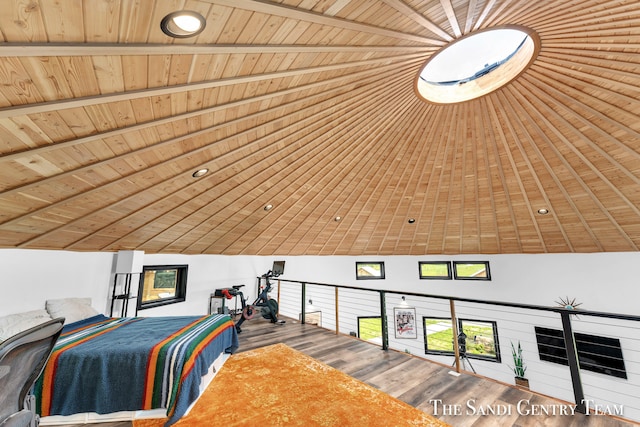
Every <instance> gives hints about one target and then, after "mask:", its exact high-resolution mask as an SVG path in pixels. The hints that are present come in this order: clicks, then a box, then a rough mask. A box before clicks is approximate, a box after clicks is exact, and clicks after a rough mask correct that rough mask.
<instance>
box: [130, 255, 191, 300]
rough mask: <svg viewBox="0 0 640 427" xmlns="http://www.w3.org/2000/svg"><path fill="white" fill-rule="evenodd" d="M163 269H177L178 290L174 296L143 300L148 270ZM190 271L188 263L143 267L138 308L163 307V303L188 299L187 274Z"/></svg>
mask: <svg viewBox="0 0 640 427" xmlns="http://www.w3.org/2000/svg"><path fill="white" fill-rule="evenodd" d="M163 270H177V277H176V291H175V294H174V296H172V297H167V298H160V299H156V300H153V301H146V302H145V301H143V297H144V283H145V275H146V272H148V271H163ZM188 273H189V266H188V265H187V264H179V265H177V264H172V265H145V266H143V267H142V273H141V274H140V282H139V285H138V298H137V300H138V301H137V306H138V310H146V309H149V308H154V307H161V306H163V305H169V304H177V303H180V302H184V301H185V300H186V299H187V276H188Z"/></svg>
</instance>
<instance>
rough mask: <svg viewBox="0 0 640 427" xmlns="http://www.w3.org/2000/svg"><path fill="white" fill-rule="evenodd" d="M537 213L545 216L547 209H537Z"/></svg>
mask: <svg viewBox="0 0 640 427" xmlns="http://www.w3.org/2000/svg"><path fill="white" fill-rule="evenodd" d="M538 213H539V214H540V215H546V214H548V213H549V209H545V208H541V209H538Z"/></svg>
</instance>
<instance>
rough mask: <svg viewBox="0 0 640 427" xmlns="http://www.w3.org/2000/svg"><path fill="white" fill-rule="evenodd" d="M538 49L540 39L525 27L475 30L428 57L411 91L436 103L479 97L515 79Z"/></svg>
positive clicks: (529, 62) (531, 60)
mask: <svg viewBox="0 0 640 427" xmlns="http://www.w3.org/2000/svg"><path fill="white" fill-rule="evenodd" d="M539 50H540V39H539V38H538V36H537V34H536V33H535V32H534V31H533V30H531V29H529V28H526V27H522V26H517V25H507V26H502V27H495V28H489V29H486V30H482V31H476V32H474V33H471V34H469V35H468V36H465V37H462V38H460V39H458V40H455V41H454V42H452V43H450V44H448V45H447V46H445V47H444V48H443V49H441V50H440V51H438V52H437V53H435V54H434V55H432V56H431V57H430V59H429V60H428V61H427V63H426V64H425V66H424V67H423V68H422V70H421V71H420V74H419V75H418V76H417V77H416V80H415V89H416V92H417V93H418V94H419V95H420V97H422V98H423V99H425V100H426V101H429V102H433V103H436V104H453V103H456V102H463V101H468V100H470V99H475V98H479V97H481V96H483V95H486V94H488V93H490V92H493V91H494V90H497V89H499V88H501V87H502V86H504V85H506V84H507V83H509V82H510V81H512V80H513V79H515V78H516V77H518V76H519V75H520V73H522V72H523V71H524V70H525V69H527V68H528V67H529V65H531V63H532V62H533V61H534V59H535V58H536V56H537V54H538V51H539Z"/></svg>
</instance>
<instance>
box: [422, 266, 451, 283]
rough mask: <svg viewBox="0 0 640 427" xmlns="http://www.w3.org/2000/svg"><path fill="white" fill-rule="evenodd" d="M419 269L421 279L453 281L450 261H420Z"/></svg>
mask: <svg viewBox="0 0 640 427" xmlns="http://www.w3.org/2000/svg"><path fill="white" fill-rule="evenodd" d="M418 268H419V270H420V278H421V279H444V280H450V279H451V277H452V276H451V262H449V261H442V262H439V261H434V262H429V261H419V262H418Z"/></svg>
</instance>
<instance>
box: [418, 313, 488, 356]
mask: <svg viewBox="0 0 640 427" xmlns="http://www.w3.org/2000/svg"><path fill="white" fill-rule="evenodd" d="M423 322H424V343H425V353H426V354H451V355H453V354H454V348H453V328H452V326H451V319H449V318H446V317H424V318H423ZM462 334H464V337H463V335H462ZM458 337H459V338H460V339H462V338H464V342H460V341H459V342H458V345H459V349H460V353H461V355H462V354H465V355H466V356H467V357H468V358H470V359H481V360H490V361H492V362H500V351H499V348H500V346H499V344H498V327H497V324H496V322H493V321H487V320H471V319H458ZM463 344H464V345H463Z"/></svg>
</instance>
